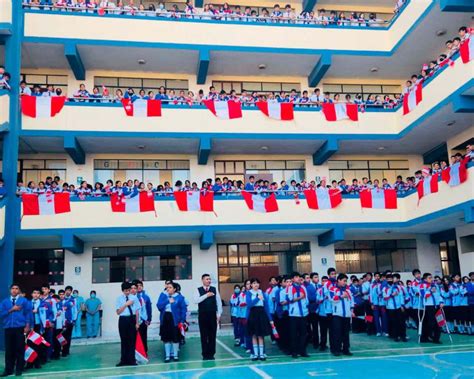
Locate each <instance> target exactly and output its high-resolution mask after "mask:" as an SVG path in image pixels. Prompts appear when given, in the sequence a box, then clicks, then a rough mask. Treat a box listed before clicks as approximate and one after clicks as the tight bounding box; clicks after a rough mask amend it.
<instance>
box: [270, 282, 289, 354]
mask: <svg viewBox="0 0 474 379" xmlns="http://www.w3.org/2000/svg"><path fill="white" fill-rule="evenodd" d="M290 286H291V279H290V278H289V277H288V276H284V277H282V278H281V283H280V288H279V289H278V290H277V291H276V292H275V300H276V302H277V303H276V307H275V309H276V310H275V314H276V319H275V320H274V321H275V322H276V324H275V326H276V329H277V331H278V334H279V335H280V339H279V340H278V345H279V347H280V349H281V351H283V352H284V353H285V354H289V352H290V334H289V329H290V325H289V324H290V319H289V316H288V301H287V299H286V289H287V288H288V287H290Z"/></svg>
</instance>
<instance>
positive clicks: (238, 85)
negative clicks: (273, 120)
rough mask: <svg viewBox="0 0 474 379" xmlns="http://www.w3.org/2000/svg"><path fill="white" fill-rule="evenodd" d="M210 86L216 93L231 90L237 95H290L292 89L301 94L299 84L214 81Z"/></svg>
mask: <svg viewBox="0 0 474 379" xmlns="http://www.w3.org/2000/svg"><path fill="white" fill-rule="evenodd" d="M212 85H213V86H214V87H216V91H217V92H220V91H222V90H224V91H226V92H227V93H229V92H230V91H231V90H235V92H237V94H238V95H240V94H241V93H242V91H247V92H254V91H255V92H258V93H259V94H260V93H261V94H266V93H268V92H278V93H279V92H281V91H284V92H286V93H290V92H291V90H292V89H295V90H296V92H298V93H300V92H301V84H300V83H278V82H276V83H275V82H233V81H229V82H228V81H216V80H214V81H213V82H212Z"/></svg>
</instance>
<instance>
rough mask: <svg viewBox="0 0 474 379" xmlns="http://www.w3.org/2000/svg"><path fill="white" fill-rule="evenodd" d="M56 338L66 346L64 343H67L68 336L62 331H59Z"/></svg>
mask: <svg viewBox="0 0 474 379" xmlns="http://www.w3.org/2000/svg"><path fill="white" fill-rule="evenodd" d="M56 339H57V340H58V342H59V344H60V345H61V346H64V345H67V340H66V338H64V336H63V335H62V333H59V334H58V335H57V336H56Z"/></svg>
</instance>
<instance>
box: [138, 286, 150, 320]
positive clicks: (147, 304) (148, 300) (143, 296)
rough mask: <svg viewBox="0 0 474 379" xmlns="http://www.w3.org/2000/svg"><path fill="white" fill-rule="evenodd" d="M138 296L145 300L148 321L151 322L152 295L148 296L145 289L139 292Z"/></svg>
mask: <svg viewBox="0 0 474 379" xmlns="http://www.w3.org/2000/svg"><path fill="white" fill-rule="evenodd" d="M137 297H138V298H139V299H143V300H144V301H145V309H146V314H147V320H146V321H148V322H151V316H152V309H151V299H150V296H148V295H147V294H146V292H145V291H142V292H137Z"/></svg>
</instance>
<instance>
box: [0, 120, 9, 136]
mask: <svg viewBox="0 0 474 379" xmlns="http://www.w3.org/2000/svg"><path fill="white" fill-rule="evenodd" d="M7 132H8V122H4V123H3V124H0V134H3V133H7Z"/></svg>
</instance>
